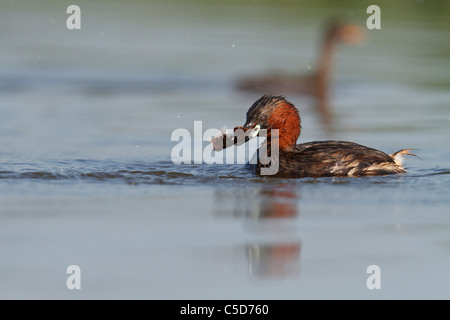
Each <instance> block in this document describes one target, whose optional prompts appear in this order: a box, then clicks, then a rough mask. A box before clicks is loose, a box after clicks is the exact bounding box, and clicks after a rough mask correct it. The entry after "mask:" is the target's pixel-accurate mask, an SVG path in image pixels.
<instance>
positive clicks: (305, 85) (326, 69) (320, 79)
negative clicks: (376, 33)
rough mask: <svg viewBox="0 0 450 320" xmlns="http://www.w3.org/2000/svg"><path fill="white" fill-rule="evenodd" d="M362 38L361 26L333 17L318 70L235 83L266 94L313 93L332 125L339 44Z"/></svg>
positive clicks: (323, 120) (267, 76)
mask: <svg viewBox="0 0 450 320" xmlns="http://www.w3.org/2000/svg"><path fill="white" fill-rule="evenodd" d="M362 39H363V31H362V29H361V28H360V27H359V26H356V25H353V24H349V23H345V22H343V21H340V20H337V19H333V20H330V21H328V23H327V27H326V29H325V33H324V35H323V38H322V42H321V48H320V52H319V55H318V61H317V66H316V69H315V70H314V71H312V73H311V74H309V75H306V76H304V75H287V74H271V75H266V76H248V77H243V78H241V79H238V81H237V85H236V86H237V88H238V89H239V90H245V91H253V92H261V93H264V94H266V93H270V94H276V95H280V94H281V95H287V94H303V95H310V96H313V97H315V98H316V110H317V111H318V112H319V115H320V117H321V121H322V123H323V124H324V125H325V126H327V127H329V125H330V124H331V122H332V111H331V108H330V103H329V91H330V80H331V71H332V64H333V56H334V52H335V50H336V44H337V43H338V42H342V43H348V44H356V43H360V42H361V41H362Z"/></svg>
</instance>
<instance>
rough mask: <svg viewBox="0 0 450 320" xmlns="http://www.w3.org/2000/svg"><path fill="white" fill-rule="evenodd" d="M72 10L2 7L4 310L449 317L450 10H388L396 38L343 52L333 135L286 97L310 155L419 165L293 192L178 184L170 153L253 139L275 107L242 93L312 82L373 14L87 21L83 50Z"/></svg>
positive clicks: (281, 11)
mask: <svg viewBox="0 0 450 320" xmlns="http://www.w3.org/2000/svg"><path fill="white" fill-rule="evenodd" d="M70 4H74V3H72V2H68V1H39V2H29V1H4V2H2V3H1V4H0V47H1V50H0V256H1V258H0V298H2V299H26V298H43V299H50V298H57V299H80V298H85V299H99V298H107V299H116V298H126V299H129V298H137V299H310V298H319V299H328V298H331V299H337V298H344V299H348V298H357V299H383V298H386V299H393V298H406V299H417V298H427V299H428V298H439V299H449V298H450V277H449V273H448V271H449V270H450V196H449V194H450V163H449V158H450V148H449V147H450V135H449V133H450V132H449V129H450V121H449V119H450V90H449V88H450V54H449V52H450V43H449V41H448V39H449V23H448V21H450V19H449V13H450V10H448V9H449V5H448V2H446V1H436V2H434V4H430V3H429V1H425V2H414V1H409V2H399V3H396V5H394V4H392V3H390V2H388V1H385V2H381V3H380V4H379V5H380V6H381V8H382V19H383V20H382V29H381V30H378V31H369V30H367V32H366V41H365V42H364V43H363V44H360V45H358V46H353V47H351V46H345V45H341V46H339V48H338V50H337V52H336V61H335V68H334V71H335V72H334V76H333V77H334V80H335V81H334V83H333V106H334V111H335V114H336V119H335V130H334V131H332V132H331V133H327V132H326V131H324V130H323V127H322V126H321V124H320V122H319V119H318V116H317V115H316V114H315V113H314V110H313V107H312V106H313V103H312V100H311V99H309V98H305V97H302V96H296V95H292V96H289V97H288V99H289V100H290V101H292V102H293V103H294V104H295V105H296V106H297V107H298V108H299V109H300V112H301V115H302V119H303V132H302V136H301V138H300V140H299V142H300V141H303V142H306V141H312V140H322V139H339V140H350V141H355V142H358V143H361V144H364V145H368V146H371V147H374V148H378V149H381V150H383V151H386V152H389V153H391V152H394V151H397V150H398V149H402V148H415V149H418V150H416V151H415V153H416V154H417V155H418V156H419V157H420V158H421V159H417V158H408V159H406V165H407V167H408V173H407V174H405V175H403V176H386V177H372V178H357V179H353V178H351V179H350V178H349V179H346V178H339V179H333V178H323V179H310V178H306V179H291V180H290V179H274V178H260V177H257V176H254V175H253V174H252V173H250V172H248V171H247V170H246V169H245V168H244V167H242V166H239V165H232V166H210V165H185V166H176V165H174V164H173V163H172V162H171V160H170V152H171V150H172V148H173V146H174V145H175V144H176V142H172V141H171V139H170V137H171V133H172V131H173V130H174V129H176V128H187V129H189V130H190V131H191V132H192V131H193V121H194V120H202V121H203V128H204V129H206V128H221V127H222V126H223V125H227V126H228V127H233V126H235V125H241V124H243V123H244V120H245V112H246V111H247V109H248V107H249V106H250V105H251V104H252V103H253V102H254V101H255V100H256V99H257V98H258V97H259V96H260V95H259V94H252V93H242V92H239V91H237V90H236V89H234V83H235V80H236V79H237V78H239V77H240V76H242V75H246V74H258V73H264V72H267V71H270V70H277V71H285V72H291V73H295V72H307V71H308V66H312V67H314V64H315V59H316V58H315V54H316V52H317V47H318V38H319V36H320V34H321V26H322V24H323V22H324V19H326V18H327V17H328V16H330V15H332V14H335V13H340V14H341V15H342V16H344V17H347V18H349V19H351V20H352V21H354V22H355V23H359V24H360V25H362V26H364V25H365V20H366V18H367V16H368V15H367V14H366V13H365V9H366V8H367V6H368V5H369V4H372V3H367V4H366V3H360V2H359V1H354V2H353V1H350V2H348V3H346V4H339V5H338V4H337V2H332V1H323V2H320V1H319V2H315V4H313V3H312V2H305V3H301V2H299V3H296V2H289V1H286V2H278V3H276V4H273V3H271V2H264V1H263V2H258V1H248V2H243V3H241V2H216V3H213V2H209V1H205V2H202V1H183V2H182V1H175V2H170V3H168V2H164V1H127V2H126V3H125V2H119V1H109V2H108V3H103V2H100V1H96V2H93V1H89V2H88V1H77V4H78V5H80V7H81V11H82V29H81V30H78V31H70V30H68V29H67V28H66V25H65V21H66V18H67V17H68V15H67V14H66V13H65V11H66V8H67V6H68V5H70ZM313 5H314V6H315V7H312V6H313ZM71 264H76V265H79V266H80V268H81V272H82V278H81V285H82V289H81V290H78V291H77V290H72V291H70V290H68V289H67V287H66V279H67V277H68V275H67V274H66V273H65V271H66V268H67V266H69V265H71ZM373 264H376V265H378V266H380V268H381V287H382V288H381V290H368V289H367V287H366V279H367V277H368V276H369V275H368V274H366V268H367V267H368V266H369V265H373Z"/></svg>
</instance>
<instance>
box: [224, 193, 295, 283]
mask: <svg viewBox="0 0 450 320" xmlns="http://www.w3.org/2000/svg"><path fill="white" fill-rule="evenodd" d="M294 187H295V186H294V185H288V184H283V185H270V186H267V187H264V188H258V189H255V188H251V189H245V188H244V189H233V190H230V189H226V190H220V191H218V192H217V193H216V200H217V202H216V203H217V204H218V206H217V208H220V209H217V210H216V215H218V216H221V217H224V216H226V215H230V213H231V214H232V216H233V217H235V218H242V219H244V226H245V228H246V229H247V230H248V231H249V232H250V233H252V234H257V235H258V236H261V235H262V236H263V237H264V240H261V241H258V242H248V243H247V244H245V245H244V250H241V251H244V254H245V258H246V261H247V263H248V272H249V275H250V276H252V277H258V278H285V277H292V276H296V275H298V273H299V260H300V252H301V242H300V240H299V239H298V237H297V235H296V227H295V223H292V221H291V220H292V219H296V218H297V216H298V209H297V206H298V199H299V196H298V194H297V192H298V191H297V190H296V189H295V188H294ZM230 199H234V201H232V203H230V202H229V201H230ZM227 205H228V207H227ZM230 206H231V207H230Z"/></svg>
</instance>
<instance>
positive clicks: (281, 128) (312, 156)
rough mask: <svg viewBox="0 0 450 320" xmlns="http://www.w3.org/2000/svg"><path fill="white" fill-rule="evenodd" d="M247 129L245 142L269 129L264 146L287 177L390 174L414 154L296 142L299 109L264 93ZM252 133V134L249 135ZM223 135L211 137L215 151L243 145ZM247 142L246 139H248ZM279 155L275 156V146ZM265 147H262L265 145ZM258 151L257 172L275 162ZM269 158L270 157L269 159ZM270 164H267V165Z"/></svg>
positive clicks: (278, 173)
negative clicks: (263, 158) (407, 156)
mask: <svg viewBox="0 0 450 320" xmlns="http://www.w3.org/2000/svg"><path fill="white" fill-rule="evenodd" d="M238 129H242V130H243V131H244V132H246V131H248V130H251V131H250V132H246V138H245V141H248V140H249V139H251V138H253V137H256V136H258V135H259V132H260V131H261V129H267V139H266V141H265V142H264V143H263V145H262V146H264V145H265V148H267V155H268V156H269V157H272V158H271V161H277V162H278V163H277V166H276V168H277V169H276V170H277V171H275V172H274V174H275V175H276V176H283V177H292V178H299V177H326V176H328V177H347V176H348V177H358V176H376V175H386V174H401V173H405V172H406V170H405V169H404V168H403V166H402V160H403V156H404V155H413V154H411V153H410V152H409V151H410V150H412V149H403V150H400V151H397V152H395V153H393V154H391V155H388V154H386V153H384V152H382V151H379V150H375V149H372V148H368V147H365V146H362V145H360V144H357V143H353V142H347V141H332V140H328V141H314V142H308V143H302V144H296V142H297V139H298V137H299V136H300V131H301V120H300V116H299V112H298V110H297V109H296V108H295V107H294V105H293V104H292V103H290V102H288V101H286V99H285V98H284V97H283V96H267V95H265V96H263V97H262V98H260V99H259V100H258V101H256V102H255V103H254V104H253V105H252V106H251V107H250V109H249V110H248V111H247V120H246V122H245V124H244V126H242V127H236V128H235V129H234V131H235V132H237V130H238ZM271 129H278V136H277V135H271ZM249 133H250V134H249ZM231 141H232V143H230V135H225V134H222V135H219V136H217V137H214V138H213V139H212V140H211V143H212V144H213V148H214V150H221V149H223V148H226V147H229V146H230V145H236V144H239V142H238V140H237V138H236V136H234V137H232V138H231ZM245 141H244V142H245ZM275 144H276V147H278V150H279V152H278V154H273V155H271V154H270V153H271V150H272V149H274V150H276V149H275V148H274V146H275ZM262 146H261V148H262ZM261 148H260V149H259V150H258V152H257V157H258V158H257V161H256V168H255V170H256V172H257V173H261V169H262V168H268V167H270V166H271V164H267V162H266V161H260V160H261V156H262V155H260V152H259V151H260V150H261ZM266 159H267V158H266ZM264 163H266V164H264Z"/></svg>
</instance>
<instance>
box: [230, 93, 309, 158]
mask: <svg viewBox="0 0 450 320" xmlns="http://www.w3.org/2000/svg"><path fill="white" fill-rule="evenodd" d="M238 128H239V127H236V128H235V129H238ZM243 129H244V130H248V129H253V134H251V135H250V138H253V137H256V136H257V135H258V133H259V130H260V129H267V130H268V132H267V136H268V137H269V136H270V134H271V131H270V129H278V130H279V148H280V150H290V149H292V148H293V147H294V146H295V144H296V142H297V139H298V137H299V135H300V131H301V120H300V116H299V114H298V110H297V109H296V108H295V107H294V105H293V104H292V103H290V102H288V101H286V99H285V98H284V97H283V96H269V95H265V96H263V97H262V98H260V99H259V100H257V101H256V102H255V103H254V104H253V105H252V106H251V107H250V109H248V111H247V120H246V122H245V124H244V125H243Z"/></svg>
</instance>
